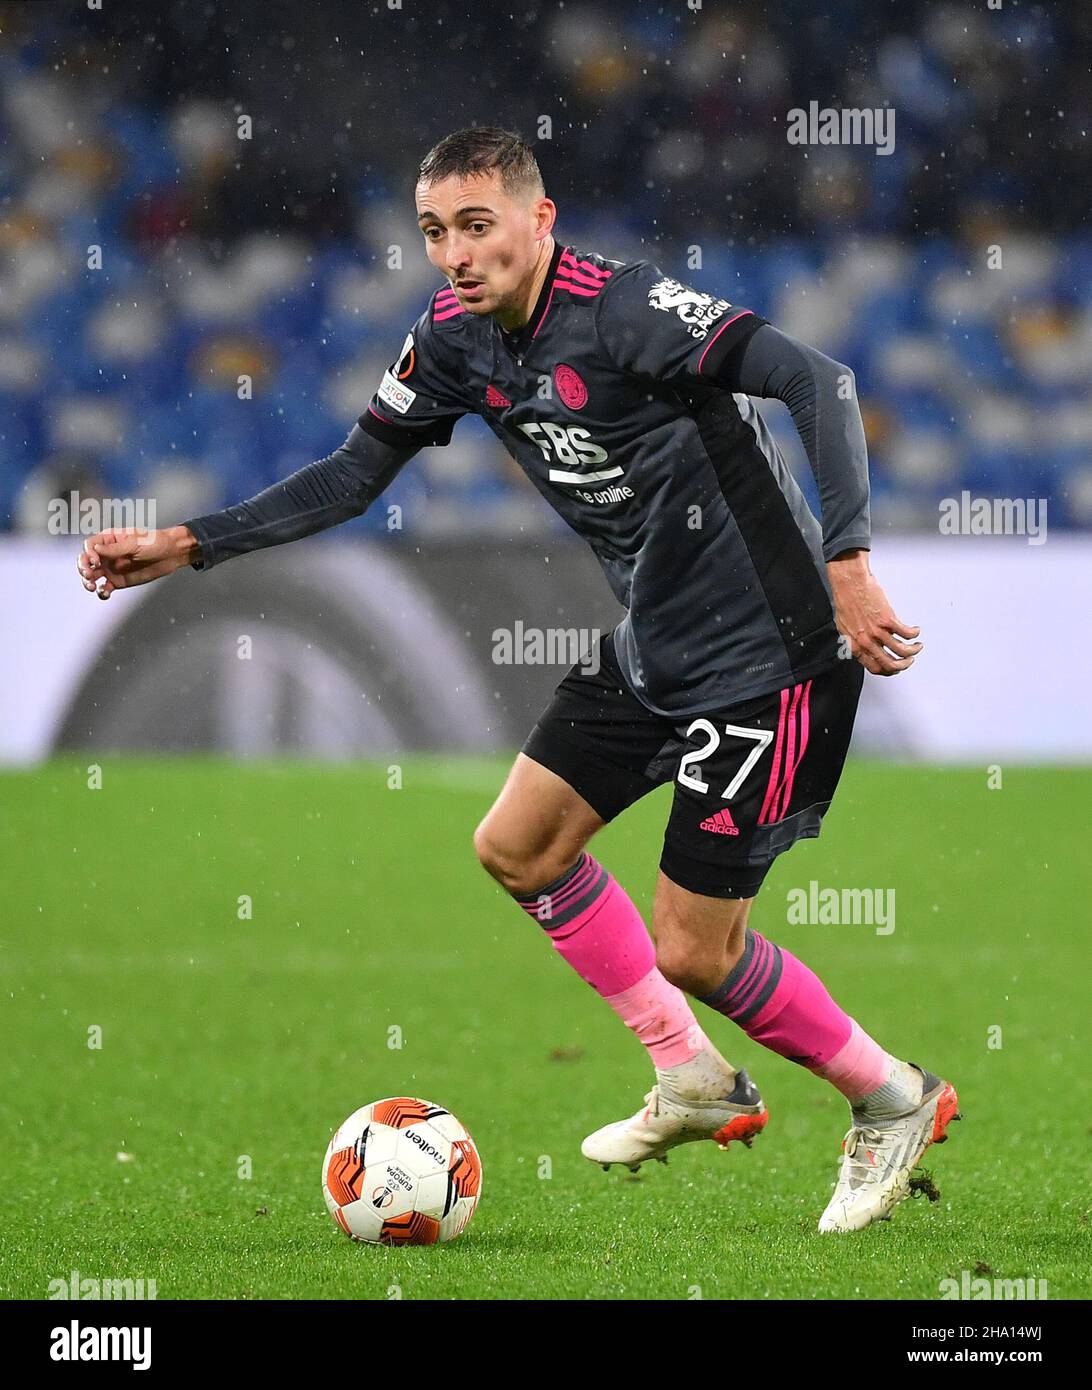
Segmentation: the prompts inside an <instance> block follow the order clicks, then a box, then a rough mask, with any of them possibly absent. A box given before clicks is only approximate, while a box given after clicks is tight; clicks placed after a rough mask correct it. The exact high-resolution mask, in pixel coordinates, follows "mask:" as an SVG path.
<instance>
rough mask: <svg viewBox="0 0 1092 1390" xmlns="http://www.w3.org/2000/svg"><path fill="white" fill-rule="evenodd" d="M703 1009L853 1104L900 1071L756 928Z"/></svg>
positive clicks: (793, 959) (808, 974)
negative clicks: (723, 1018)
mask: <svg viewBox="0 0 1092 1390" xmlns="http://www.w3.org/2000/svg"><path fill="white" fill-rule="evenodd" d="M702 1003H703V1004H708V1005H709V1006H710V1007H711V1008H714V1009H716V1010H717V1012H718V1013H722V1014H724V1015H725V1016H726V1017H727V1018H730V1019H732V1020H733V1022H735V1023H738V1024H739V1026H740V1027H741V1028H742V1029H743V1031H744V1032H745V1033H746V1034H747V1036H748V1037H749V1038H753V1039H754V1040H755V1042H757V1043H761V1044H762V1046H763V1047H768V1048H769V1049H770V1050H771V1052H776V1053H778V1054H779V1055H780V1056H782V1057H787V1058H788V1059H789V1061H790V1062H798V1063H799V1064H800V1065H801V1066H804V1067H807V1068H808V1069H809V1070H810V1071H813V1072H814V1073H815V1074H816V1076H821V1077H822V1078H823V1079H824V1080H825V1081H829V1082H830V1083H831V1085H832V1086H834V1087H835V1089H836V1090H839V1091H841V1093H842V1095H844V1096H845V1097H846V1099H847V1100H849V1101H850V1102H851V1103H853V1102H855V1101H858V1100H860V1099H862V1098H863V1097H864V1096H867V1095H869V1094H870V1093H871V1092H873V1091H875V1090H877V1089H878V1088H879V1087H880V1086H882V1085H884V1083H885V1082H886V1081H887V1079H888V1075H889V1073H890V1070H891V1067H892V1064H893V1063H895V1059H894V1058H893V1057H892V1056H891V1055H890V1053H887V1052H885V1051H884V1049H883V1048H882V1047H881V1046H880V1045H879V1043H877V1042H875V1041H874V1040H873V1039H872V1038H870V1037H869V1036H868V1034H867V1033H866V1032H865V1031H864V1030H863V1029H862V1028H861V1027H860V1026H859V1025H858V1024H857V1023H855V1022H854V1020H853V1019H852V1018H850V1016H849V1015H848V1014H847V1013H845V1012H844V1011H843V1010H842V1009H840V1008H839V1007H838V1005H837V1004H836V1003H835V1002H834V1000H833V999H832V998H831V997H830V995H829V994H828V993H827V990H826V987H825V986H824V985H823V982H822V980H820V979H819V977H818V975H816V974H815V973H814V972H813V971H811V970H809V969H808V967H807V966H806V965H804V963H803V962H802V961H799V960H797V959H796V957H795V956H794V955H792V954H791V952H789V951H786V950H783V949H781V948H780V947H777V946H775V945H773V943H772V942H770V941H767V940H766V939H765V937H763V936H760V935H759V934H758V932H756V931H752V930H751V928H750V927H748V928H747V934H746V944H745V946H744V949H743V955H742V956H741V957H740V958H739V961H738V963H737V964H736V966H735V967H734V969H733V970H732V971H731V973H730V974H729V975H728V977H727V979H726V980H725V981H724V983H723V984H722V985H720V986H719V987H718V988H717V989H715V990H714V991H713V993H712V994H707V995H703V996H702Z"/></svg>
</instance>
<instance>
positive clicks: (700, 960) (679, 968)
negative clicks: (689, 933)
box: [656, 938, 716, 995]
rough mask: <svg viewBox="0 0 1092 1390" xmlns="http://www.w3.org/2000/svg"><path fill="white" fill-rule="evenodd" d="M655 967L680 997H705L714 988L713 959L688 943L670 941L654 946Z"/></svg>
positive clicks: (714, 961)
mask: <svg viewBox="0 0 1092 1390" xmlns="http://www.w3.org/2000/svg"><path fill="white" fill-rule="evenodd" d="M656 966H657V969H658V970H659V972H660V974H661V975H662V976H663V977H664V979H665V980H668V981H669V982H670V983H671V984H673V985H674V986H675V988H676V989H681V990H682V991H683V993H684V994H696V995H701V994H708V993H709V992H710V991H711V990H712V989H714V988H715V987H716V982H715V981H714V982H712V983H711V982H710V981H711V972H713V971H714V970H715V968H716V958H715V956H714V955H713V954H712V953H711V952H708V951H703V950H702V949H701V947H700V946H698V945H696V944H695V942H693V941H692V940H689V939H681V940H680V939H671V938H668V939H667V940H664V941H658V942H657V943H656Z"/></svg>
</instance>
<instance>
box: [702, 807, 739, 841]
mask: <svg viewBox="0 0 1092 1390" xmlns="http://www.w3.org/2000/svg"><path fill="white" fill-rule="evenodd" d="M698 829H699V830H711V831H712V832H713V833H714V835H738V834H739V826H738V825H736V823H735V821H734V820H733V819H732V813H731V811H729V809H728V807H727V806H725V807H724V809H723V810H721V811H716V812H714V813H713V815H711V816H708V817H707V818H706V819H705V820H703V821H702V823H701V825H700V826H699V827H698Z"/></svg>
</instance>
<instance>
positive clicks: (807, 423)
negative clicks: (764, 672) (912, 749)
mask: <svg viewBox="0 0 1092 1390" xmlns="http://www.w3.org/2000/svg"><path fill="white" fill-rule="evenodd" d="M595 323H596V332H597V335H598V339H599V344H600V347H601V349H602V351H603V353H604V355H605V357H606V359H607V360H608V361H610V362H612V363H613V364H614V365H615V366H616V367H617V368H618V369H619V370H620V371H622V372H625V373H627V374H629V375H632V376H636V377H639V378H643V379H646V380H648V381H653V382H657V383H661V384H664V385H667V386H671V387H674V388H677V389H679V390H681V391H684V392H685V391H686V390H687V388H689V387H692V386H693V385H694V383H696V382H701V383H704V384H705V385H706V386H708V385H710V384H712V385H716V386H718V387H720V388H721V389H723V390H728V391H738V392H741V393H742V394H743V395H747V396H759V397H766V398H770V397H773V398H776V399H778V400H782V401H784V402H785V404H786V405H787V406H788V407H789V410H790V411H791V412H792V417H793V420H794V422H795V424H796V428H797V429H798V430H799V432H800V437H801V439H802V440H803V443H804V448H805V449H806V450H807V454H808V459H809V461H810V463H811V467H812V471H813V472H814V474H815V479H816V483H817V485H818V487H819V497H820V503H821V511H822V525H823V558H824V559H825V560H826V562H827V574H828V576H829V579H830V587H831V594H832V596H833V599H834V618H835V622H836V623H837V626H838V630H839V631H840V632H841V633H842V634H843V635H844V636H845V637H846V638H847V639H848V641H849V643H850V648H851V650H852V652H853V655H854V656H855V657H856V658H857V659H858V661H860V662H861V664H862V665H863V666H865V667H866V668H867V669H868V670H869V671H873V672H875V673H876V674H877V675H883V676H893V675H894V674H895V673H896V672H897V671H903V670H905V669H906V667H907V666H910V665H911V664H912V663H913V660H914V657H915V656H916V655H917V653H918V652H919V651H921V643H920V642H916V641H907V640H903V639H913V638H916V637H917V635H918V631H919V629H918V628H911V627H907V625H906V624H905V623H903V622H901V621H900V620H899V618H897V617H896V615H895V613H894V611H893V609H892V607H891V605H890V603H889V602H888V601H887V597H886V595H885V594H884V592H883V590H882V589H881V588H880V586H879V584H878V583H877V581H876V579H875V577H874V576H873V574H872V572H871V570H870V569H869V564H868V551H869V546H870V545H871V538H870V529H869V515H868V454H867V451H866V449H865V437H864V425H863V424H862V422H861V411H860V407H859V406H858V404H857V392H856V383H855V382H854V378H853V373H852V372H851V371H850V370H849V368H848V367H845V366H843V365H842V364H841V363H840V362H835V361H834V360H833V358H830V357H827V356H825V354H823V353H821V352H818V351H817V350H816V349H815V348H811V347H806V346H805V345H804V344H803V343H798V342H796V341H795V339H793V338H790V337H789V336H788V335H787V334H785V333H782V332H780V331H779V330H778V329H776V328H774V326H773V325H772V324H770V323H768V322H767V321H766V320H765V319H764V318H761V317H760V316H759V315H758V314H756V313H755V312H754V311H753V310H752V309H747V308H744V307H742V306H741V305H738V304H732V303H730V302H729V301H728V300H727V299H719V298H717V297H716V296H714V295H711V294H707V293H706V292H704V291H702V290H697V289H695V288H694V287H693V286H692V285H685V284H683V283H682V282H681V281H679V280H676V279H674V278H673V277H672V276H670V275H665V274H664V271H663V270H662V269H661V267H660V266H659V265H657V264H656V263H655V262H654V261H637V262H634V263H633V264H632V265H629V266H626V267H625V268H624V269H623V270H621V271H619V272H616V273H615V274H613V275H612V276H611V277H610V279H609V281H608V282H607V284H606V285H605V286H604V288H603V291H602V293H601V294H600V295H599V296H598V299H597V301H596V318H595Z"/></svg>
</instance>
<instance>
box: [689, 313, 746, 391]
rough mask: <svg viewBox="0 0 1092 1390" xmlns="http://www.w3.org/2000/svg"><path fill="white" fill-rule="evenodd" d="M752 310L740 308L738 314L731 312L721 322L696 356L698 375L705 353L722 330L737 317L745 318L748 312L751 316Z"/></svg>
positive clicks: (737, 318)
mask: <svg viewBox="0 0 1092 1390" xmlns="http://www.w3.org/2000/svg"><path fill="white" fill-rule="evenodd" d="M754 312H755V311H754V310H753V309H741V310H740V311H739V313H738V314H733V315H732V317H731V318H730V319H726V320H725V321H724V323H722V324H721V326H720V327H719V328H718V329H717V331H716V332H715V333H714V334H713V336H712V337H711V338H710V339H709V341H708V342H707V343H706V345H705V352H703V353H702V355H701V356H700V357H699V358H698V376H701V364H702V363H703V362H704V361H705V353H706V352H708V351H709V349H710V348H711V347H712V346H713V344H714V343H715V342H716V341H717V339H718V338H719V337H720V335H721V334H722V333H723V332H724V330H725V329H726V328H728V327H729V326H730V325H731V324H733V323H736V322H737V321H738V320H739V319H745V318H746V317H747V315H748V314H750V315H751V317H752V318H753V317H754Z"/></svg>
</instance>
